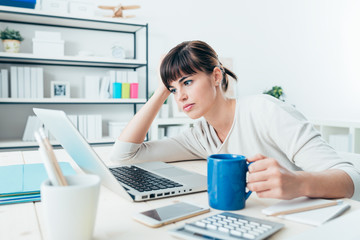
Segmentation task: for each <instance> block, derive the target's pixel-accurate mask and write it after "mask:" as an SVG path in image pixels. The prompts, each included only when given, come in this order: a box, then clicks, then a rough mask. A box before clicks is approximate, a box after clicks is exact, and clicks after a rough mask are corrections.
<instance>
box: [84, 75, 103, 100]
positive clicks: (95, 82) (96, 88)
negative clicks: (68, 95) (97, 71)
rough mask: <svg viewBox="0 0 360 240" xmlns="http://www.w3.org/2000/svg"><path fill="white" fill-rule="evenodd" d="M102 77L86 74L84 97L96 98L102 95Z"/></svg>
mask: <svg viewBox="0 0 360 240" xmlns="http://www.w3.org/2000/svg"><path fill="white" fill-rule="evenodd" d="M100 79H101V78H100V77H99V76H85V77H84V93H85V94H84V97H85V98H88V99H96V98H99V97H100V94H99V93H100Z"/></svg>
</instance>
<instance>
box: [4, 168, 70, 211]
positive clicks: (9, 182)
mask: <svg viewBox="0 0 360 240" xmlns="http://www.w3.org/2000/svg"><path fill="white" fill-rule="evenodd" d="M59 165H60V168H61V170H62V172H63V173H64V175H72V174H76V172H75V170H74V169H73V168H72V167H71V165H70V164H69V163H67V162H60V163H59ZM46 179H48V176H47V173H46V170H45V166H44V164H42V163H36V164H19V165H9V166H2V167H0V205H2V204H10V203H21V202H33V201H40V200H41V196H40V185H41V183H42V182H43V181H45V180H46Z"/></svg>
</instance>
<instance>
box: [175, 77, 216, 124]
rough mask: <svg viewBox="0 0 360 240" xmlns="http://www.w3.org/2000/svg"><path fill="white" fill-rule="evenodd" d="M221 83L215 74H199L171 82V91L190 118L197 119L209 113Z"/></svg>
mask: <svg viewBox="0 0 360 240" xmlns="http://www.w3.org/2000/svg"><path fill="white" fill-rule="evenodd" d="M218 86H219V81H218V80H217V79H216V74H215V73H214V72H213V73H212V74H210V75H208V74H206V73H203V72H199V73H196V74H193V75H186V76H183V77H181V78H179V79H177V80H175V81H173V82H171V84H170V87H169V90H170V92H171V93H172V94H174V98H175V100H176V103H177V105H178V107H179V109H181V110H182V111H183V112H184V113H186V114H187V115H188V116H189V117H190V118H192V119H197V118H200V117H202V116H204V115H206V113H208V112H209V110H210V109H211V107H212V106H213V103H214V101H215V99H216V97H217V95H218V93H217V91H218V89H219V88H218Z"/></svg>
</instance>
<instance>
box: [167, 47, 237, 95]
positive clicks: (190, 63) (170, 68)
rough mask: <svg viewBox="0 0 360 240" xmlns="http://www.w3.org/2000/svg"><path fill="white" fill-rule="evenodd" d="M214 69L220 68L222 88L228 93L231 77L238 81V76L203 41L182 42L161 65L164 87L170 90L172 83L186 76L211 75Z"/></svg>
mask: <svg viewBox="0 0 360 240" xmlns="http://www.w3.org/2000/svg"><path fill="white" fill-rule="evenodd" d="M214 67H219V68H220V70H221V72H222V74H223V79H222V80H221V87H222V89H223V90H224V92H226V90H227V88H228V85H229V80H228V76H227V75H230V76H231V77H232V78H233V79H235V80H237V77H236V75H235V74H234V73H233V72H232V71H230V70H229V69H227V68H225V67H223V66H222V64H221V62H220V61H219V59H218V55H217V54H216V52H215V51H214V49H213V48H212V47H210V46H209V45H208V44H207V43H205V42H202V41H186V42H182V43H180V44H179V45H177V46H176V47H174V48H173V49H171V50H170V51H169V53H168V54H166V56H165V58H164V59H163V61H162V63H161V65H160V75H161V79H162V81H163V83H164V85H165V86H166V87H167V88H168V89H169V87H170V83H171V82H172V81H175V80H176V79H178V78H180V77H182V76H184V75H192V74H195V73H197V72H200V71H201V72H205V73H207V74H211V73H212V72H213V70H214Z"/></svg>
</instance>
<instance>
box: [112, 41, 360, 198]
mask: <svg viewBox="0 0 360 240" xmlns="http://www.w3.org/2000/svg"><path fill="white" fill-rule="evenodd" d="M160 73H161V78H162V82H163V84H160V86H159V87H158V88H157V90H156V91H155V93H154V95H153V96H152V97H151V98H150V99H149V101H148V102H147V103H146V104H145V105H144V106H143V107H142V108H141V110H140V111H139V112H138V113H137V114H136V115H135V116H134V118H133V119H132V120H131V121H130V122H129V124H128V125H127V127H126V128H125V129H124V130H123V132H122V133H121V135H120V136H119V138H118V139H117V140H116V142H115V145H114V149H113V153H112V160H113V161H121V162H122V163H135V162H142V161H167V162H171V161H177V160H190V159H206V157H207V156H208V155H210V154H215V153H233V154H241V155H245V156H247V157H248V161H249V162H253V164H251V165H250V168H249V176H248V184H247V186H248V188H249V189H250V190H252V191H254V192H256V193H257V195H258V196H259V197H266V198H279V199H292V198H295V197H300V196H308V197H321V198H342V197H347V198H353V199H360V173H359V171H357V170H356V169H355V168H354V167H353V166H352V164H351V163H348V162H346V161H344V160H342V159H341V158H340V157H339V156H338V155H337V153H336V152H335V151H334V150H333V149H332V148H331V147H330V146H328V145H327V144H326V143H325V142H324V140H323V139H322V138H321V136H320V135H319V133H318V132H317V131H316V130H315V129H314V128H313V126H312V125H311V124H310V123H309V122H308V121H307V120H306V119H305V118H304V117H303V115H301V114H300V113H299V112H297V111H296V110H295V109H294V108H293V107H292V106H289V105H287V104H285V103H284V102H281V101H279V100H277V99H275V98H273V97H271V96H268V95H263V94H262V95H256V96H250V97H243V98H239V99H231V98H227V97H225V95H224V92H226V90H227V87H228V80H229V79H228V75H229V76H230V77H232V78H234V79H235V80H236V76H235V74H233V73H232V72H231V71H229V70H228V69H226V68H225V67H224V66H222V64H221V63H220V62H219V60H218V57H217V54H216V52H215V51H214V50H213V49H212V48H211V47H210V46H209V45H208V44H206V43H205V42H201V41H189V42H183V43H181V44H179V45H178V46H176V47H175V48H173V49H172V50H171V51H170V52H169V53H168V54H167V55H166V56H165V58H164V59H163V61H162V63H161V66H160ZM170 93H172V94H174V98H175V100H176V102H177V104H178V106H179V107H180V108H181V109H183V111H184V112H185V113H186V114H187V115H188V116H189V117H190V118H192V119H197V118H200V117H203V119H202V120H200V121H198V122H196V123H195V124H194V126H193V127H192V128H189V129H188V130H186V131H184V132H183V133H181V134H180V135H179V136H176V137H172V138H166V139H163V140H160V141H150V142H143V139H144V138H145V136H146V133H147V131H148V130H149V128H150V125H151V123H152V121H153V120H154V118H155V116H156V114H157V113H158V111H159V109H160V107H161V105H162V104H163V102H164V101H165V100H166V99H167V97H168V96H169V94H170Z"/></svg>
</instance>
